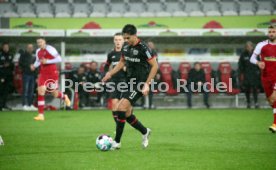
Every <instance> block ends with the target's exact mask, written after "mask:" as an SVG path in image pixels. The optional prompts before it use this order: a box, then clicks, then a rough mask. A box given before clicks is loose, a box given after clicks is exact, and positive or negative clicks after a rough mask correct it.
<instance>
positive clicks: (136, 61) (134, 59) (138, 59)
mask: <svg viewBox="0 0 276 170" xmlns="http://www.w3.org/2000/svg"><path fill="white" fill-rule="evenodd" d="M125 60H126V61H130V62H134V63H138V62H140V58H130V57H127V56H125Z"/></svg>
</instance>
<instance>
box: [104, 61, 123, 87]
mask: <svg viewBox="0 0 276 170" xmlns="http://www.w3.org/2000/svg"><path fill="white" fill-rule="evenodd" d="M124 66H125V59H124V57H121V59H120V61H119V63H118V64H117V65H116V66H115V67H114V68H113V69H112V70H110V71H109V72H107V73H106V74H105V76H104V78H103V79H102V81H103V82H106V81H107V80H109V79H110V78H111V77H112V76H113V75H114V74H116V73H117V72H118V71H120V70H121V69H123V68H124Z"/></svg>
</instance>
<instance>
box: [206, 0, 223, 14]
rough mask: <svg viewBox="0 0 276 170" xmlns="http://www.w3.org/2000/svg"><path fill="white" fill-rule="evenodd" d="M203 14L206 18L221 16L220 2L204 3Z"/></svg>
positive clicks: (207, 0) (211, 0)
mask: <svg viewBox="0 0 276 170" xmlns="http://www.w3.org/2000/svg"><path fill="white" fill-rule="evenodd" d="M202 6H203V12H204V13H205V15H206V16H221V14H220V12H219V7H218V2H216V1H213V0H204V1H203V2H202Z"/></svg>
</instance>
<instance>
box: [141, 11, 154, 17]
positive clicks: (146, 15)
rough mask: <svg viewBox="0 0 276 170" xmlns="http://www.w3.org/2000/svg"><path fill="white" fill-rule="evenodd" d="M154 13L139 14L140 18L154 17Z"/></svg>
mask: <svg viewBox="0 0 276 170" xmlns="http://www.w3.org/2000/svg"><path fill="white" fill-rule="evenodd" d="M154 16H155V15H154V13H153V12H142V13H140V17H154Z"/></svg>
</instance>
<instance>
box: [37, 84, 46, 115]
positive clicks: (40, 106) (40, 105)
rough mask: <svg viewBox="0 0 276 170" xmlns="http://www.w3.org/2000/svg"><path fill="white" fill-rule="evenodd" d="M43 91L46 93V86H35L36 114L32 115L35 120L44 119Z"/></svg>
mask: <svg viewBox="0 0 276 170" xmlns="http://www.w3.org/2000/svg"><path fill="white" fill-rule="evenodd" d="M45 93H46V86H45V85H40V86H38V88H37V108H38V116H36V117H34V119H35V120H44V105H45V99H44V96H45Z"/></svg>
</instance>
